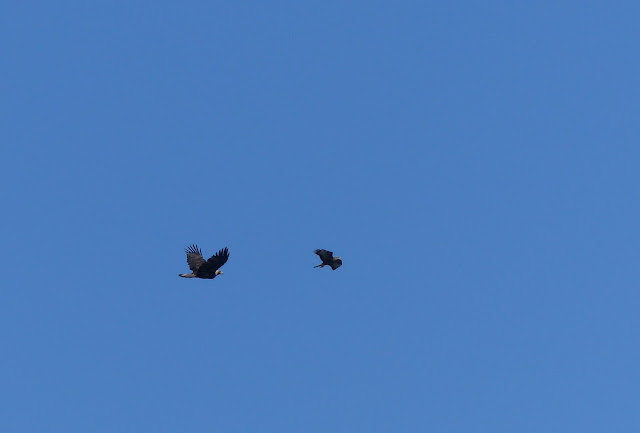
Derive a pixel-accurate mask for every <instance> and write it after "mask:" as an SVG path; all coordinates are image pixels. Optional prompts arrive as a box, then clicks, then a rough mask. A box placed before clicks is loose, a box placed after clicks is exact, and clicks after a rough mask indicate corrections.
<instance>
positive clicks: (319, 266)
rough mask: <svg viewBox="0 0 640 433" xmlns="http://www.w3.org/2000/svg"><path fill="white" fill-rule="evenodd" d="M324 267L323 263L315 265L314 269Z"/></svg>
mask: <svg viewBox="0 0 640 433" xmlns="http://www.w3.org/2000/svg"><path fill="white" fill-rule="evenodd" d="M323 266H324V263H320V264H319V265H315V266H314V268H321V267H323Z"/></svg>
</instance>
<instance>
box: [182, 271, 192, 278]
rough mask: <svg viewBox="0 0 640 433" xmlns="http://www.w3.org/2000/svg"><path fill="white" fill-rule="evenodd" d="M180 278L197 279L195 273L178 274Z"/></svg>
mask: <svg viewBox="0 0 640 433" xmlns="http://www.w3.org/2000/svg"><path fill="white" fill-rule="evenodd" d="M178 276H179V277H182V278H195V277H196V275H195V274H194V273H193V272H191V273H190V274H178Z"/></svg>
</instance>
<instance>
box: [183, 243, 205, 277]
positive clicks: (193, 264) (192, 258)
mask: <svg viewBox="0 0 640 433" xmlns="http://www.w3.org/2000/svg"><path fill="white" fill-rule="evenodd" d="M184 251H185V252H186V253H187V264H188V265H189V269H191V271H192V272H196V271H197V270H198V269H200V266H202V265H203V264H204V263H206V261H205V260H204V257H202V251H200V249H199V248H198V246H197V245H195V244H194V245H191V246H190V247H188V248H187V249H185V250H184Z"/></svg>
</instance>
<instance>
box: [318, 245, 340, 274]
mask: <svg viewBox="0 0 640 433" xmlns="http://www.w3.org/2000/svg"><path fill="white" fill-rule="evenodd" d="M314 253H316V254H317V255H318V257H320V260H322V263H320V264H319V265H316V266H314V268H322V267H324V266H331V269H332V270H334V271H335V270H336V269H338V268H339V267H340V266H342V259H341V258H340V257H333V252H331V251H327V250H315V251H314Z"/></svg>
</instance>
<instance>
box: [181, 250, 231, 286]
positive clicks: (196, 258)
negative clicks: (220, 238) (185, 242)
mask: <svg viewBox="0 0 640 433" xmlns="http://www.w3.org/2000/svg"><path fill="white" fill-rule="evenodd" d="M184 251H185V252H186V253H187V264H188V265H189V269H191V273H190V274H178V276H179V277H184V278H205V279H208V280H211V279H213V278H215V277H216V276H218V275H222V274H223V273H224V272H222V271H221V270H220V268H221V267H222V265H224V264H225V263H227V260H229V249H228V248H227V247H224V248H223V249H221V250H220V251H218V252H217V253H215V254H214V255H212V256H211V257H210V258H209V260H205V259H204V257H202V251H200V249H199V248H198V246H197V245H191V246H190V247H189V248H187V249H185V250H184Z"/></svg>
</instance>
